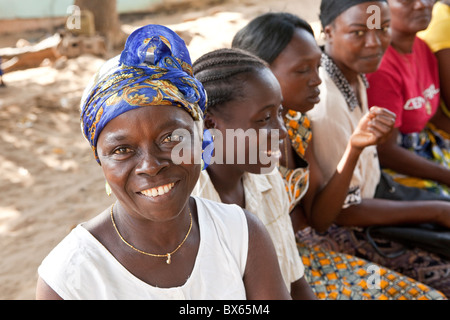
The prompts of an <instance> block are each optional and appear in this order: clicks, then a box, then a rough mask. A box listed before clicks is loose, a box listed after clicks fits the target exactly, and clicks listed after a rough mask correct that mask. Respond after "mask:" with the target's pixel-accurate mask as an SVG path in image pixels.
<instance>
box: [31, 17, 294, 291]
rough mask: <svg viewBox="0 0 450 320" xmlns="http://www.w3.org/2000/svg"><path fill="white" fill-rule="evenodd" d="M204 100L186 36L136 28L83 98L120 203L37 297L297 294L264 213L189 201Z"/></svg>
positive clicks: (49, 273)
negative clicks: (292, 290)
mask: <svg viewBox="0 0 450 320" xmlns="http://www.w3.org/2000/svg"><path fill="white" fill-rule="evenodd" d="M205 104H206V95H205V91H204V89H203V86H202V85H201V83H200V82H198V81H197V80H196V79H195V78H194V77H193V76H192V67H191V61H190V57H189V53H188V51H187V48H186V46H185V44H184V42H183V41H182V40H181V38H179V37H178V36H177V35H176V34H175V33H174V32H173V31H171V30H170V29H168V28H166V27H163V26H158V25H148V26H145V27H142V28H140V29H138V30H136V31H135V32H134V33H132V34H131V35H130V37H129V38H128V40H127V43H126V45H125V50H124V51H123V52H122V54H121V56H120V58H115V59H112V60H110V61H109V62H108V63H107V64H106V65H105V66H104V67H103V68H102V69H101V70H100V72H99V73H98V74H97V75H96V76H95V77H94V79H93V85H92V86H90V87H88V89H87V90H86V92H85V94H84V97H83V101H82V105H81V122H82V130H83V133H84V135H85V137H86V139H87V140H88V141H89V143H90V145H91V147H92V149H93V151H94V154H95V157H96V160H97V161H98V163H99V164H100V165H101V168H102V170H103V173H104V176H105V179H106V181H107V184H108V185H109V188H110V190H111V191H112V193H114V195H115V196H116V198H117V202H116V203H114V204H113V205H112V206H111V207H109V208H107V209H106V210H105V211H103V212H102V213H101V214H99V215H98V216H96V217H95V218H93V219H92V220H90V221H87V222H85V223H82V224H80V225H78V226H77V227H76V228H75V229H74V230H72V232H71V233H70V234H69V235H68V236H67V237H66V238H65V239H64V240H62V242H60V243H59V244H58V245H57V246H56V248H55V249H53V250H52V252H51V253H50V254H49V255H48V256H47V257H46V258H45V260H44V261H43V262H42V264H41V266H40V267H39V280H38V285H37V292H36V297H37V298H38V299H246V298H247V299H284V298H289V294H288V292H287V290H286V288H285V287H284V285H283V280H282V277H281V273H280V270H279V267H278V263H277V259H276V256H275V251H274V248H273V244H272V242H271V241H270V237H269V236H268V234H267V231H266V230H265V229H264V228H263V226H262V224H261V223H260V222H259V220H257V219H255V217H254V216H253V215H251V214H249V213H248V212H246V211H244V210H242V209H241V208H239V207H237V206H232V205H224V204H218V203H215V202H212V201H207V200H204V199H201V198H198V197H191V191H192V189H193V188H194V186H195V184H196V182H197V180H198V177H199V174H200V171H201V163H200V161H199V158H201V153H202V150H201V146H202V143H201V139H202V122H201V120H202V117H203V111H204V108H205ZM180 146H181V147H182V148H180ZM175 150H178V151H177V152H174V151H175ZM180 150H181V151H180ZM180 154H181V155H182V158H183V161H179V157H178V158H177V156H179V155H180ZM262 253H264V255H263V254H262ZM262 257H264V259H263V260H262ZM250 271H251V272H250Z"/></svg>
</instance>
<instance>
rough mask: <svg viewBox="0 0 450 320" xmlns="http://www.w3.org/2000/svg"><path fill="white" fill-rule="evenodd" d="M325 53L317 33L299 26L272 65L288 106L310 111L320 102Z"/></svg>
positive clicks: (288, 107)
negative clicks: (318, 43) (315, 37)
mask: <svg viewBox="0 0 450 320" xmlns="http://www.w3.org/2000/svg"><path fill="white" fill-rule="evenodd" d="M321 54H322V52H321V51H320V49H319V47H318V46H317V44H316V40H315V39H314V36H313V35H312V34H311V33H309V32H308V31H306V30H304V29H300V28H296V29H295V31H294V34H293V36H292V40H291V41H290V42H289V44H288V45H287V46H286V48H285V49H284V50H283V51H282V52H281V53H280V54H279V55H278V56H277V58H276V59H275V60H274V61H273V63H272V64H271V65H270V68H271V70H272V71H273V73H274V75H275V76H276V77H277V79H278V81H279V82H280V85H281V88H282V92H283V98H284V101H283V106H284V107H285V108H287V109H292V110H296V111H300V112H306V111H308V110H310V109H312V108H313V107H314V105H315V104H316V103H318V102H319V101H320V99H319V94H320V90H319V85H320V84H321V82H322V81H321V80H320V77H319V70H318V69H319V66H320V57H321Z"/></svg>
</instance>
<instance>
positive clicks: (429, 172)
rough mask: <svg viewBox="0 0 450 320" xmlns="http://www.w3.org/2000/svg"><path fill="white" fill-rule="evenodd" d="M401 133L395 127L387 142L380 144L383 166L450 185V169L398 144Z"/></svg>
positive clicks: (380, 156) (379, 149)
mask: <svg viewBox="0 0 450 320" xmlns="http://www.w3.org/2000/svg"><path fill="white" fill-rule="evenodd" d="M399 134H400V132H399V130H398V129H394V130H393V131H392V132H391V134H390V135H389V136H388V139H387V140H386V142H384V143H382V144H379V145H378V155H379V158H380V164H381V166H383V167H385V168H390V169H392V170H394V171H397V172H398V173H403V174H405V175H408V176H412V177H418V178H422V179H429V180H433V181H437V182H440V183H443V184H445V185H447V186H449V187H450V169H448V168H446V167H444V166H442V165H440V164H438V163H435V162H432V161H430V160H428V159H425V158H424V157H421V156H419V155H417V154H415V153H414V152H411V151H409V150H406V149H405V148H402V147H401V146H399V145H398V144H397V137H398V135H399Z"/></svg>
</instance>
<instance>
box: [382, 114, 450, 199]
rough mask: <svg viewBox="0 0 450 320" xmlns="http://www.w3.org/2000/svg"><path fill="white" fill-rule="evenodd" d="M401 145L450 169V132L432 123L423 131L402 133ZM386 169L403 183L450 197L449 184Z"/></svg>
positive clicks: (396, 179) (397, 180)
mask: <svg viewBox="0 0 450 320" xmlns="http://www.w3.org/2000/svg"><path fill="white" fill-rule="evenodd" d="M400 145H401V146H402V147H404V148H406V149H408V150H410V151H412V152H415V153H416V154H418V155H420V156H422V157H424V158H426V159H429V160H431V161H434V162H436V163H439V164H441V165H443V166H445V167H447V168H449V169H450V134H449V133H447V132H444V131H442V130H439V129H437V128H436V127H435V126H434V125H433V124H431V123H429V124H427V126H426V128H425V129H424V130H423V131H422V132H419V133H411V134H404V135H402V136H401V141H400ZM384 171H385V172H386V173H388V174H389V175H391V176H392V178H393V179H394V180H395V181H396V182H398V183H401V184H403V185H406V186H409V187H414V188H420V189H426V190H428V191H431V192H433V193H436V194H439V195H441V196H447V197H450V187H449V186H446V185H443V184H440V183H438V182H436V181H432V180H425V179H420V178H417V177H410V176H405V175H403V174H400V173H398V172H395V171H393V170H390V169H384Z"/></svg>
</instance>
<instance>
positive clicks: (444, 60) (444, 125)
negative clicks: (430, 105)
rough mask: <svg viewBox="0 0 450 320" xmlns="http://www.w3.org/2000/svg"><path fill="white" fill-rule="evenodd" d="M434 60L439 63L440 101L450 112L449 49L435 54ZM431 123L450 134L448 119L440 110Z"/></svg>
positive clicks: (449, 119)
mask: <svg viewBox="0 0 450 320" xmlns="http://www.w3.org/2000/svg"><path fill="white" fill-rule="evenodd" d="M436 58H437V59H438V63H439V78H440V84H441V85H440V87H441V99H442V101H444V103H445V105H446V106H447V110H450V49H444V50H440V51H438V52H436ZM431 122H432V123H433V124H434V125H436V126H437V127H438V128H439V129H441V130H443V131H445V132H447V133H448V134H450V117H449V116H447V115H446V114H445V113H444V112H443V111H442V110H441V109H440V108H439V109H438V111H437V113H436V115H435V116H434V117H433V119H431Z"/></svg>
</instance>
